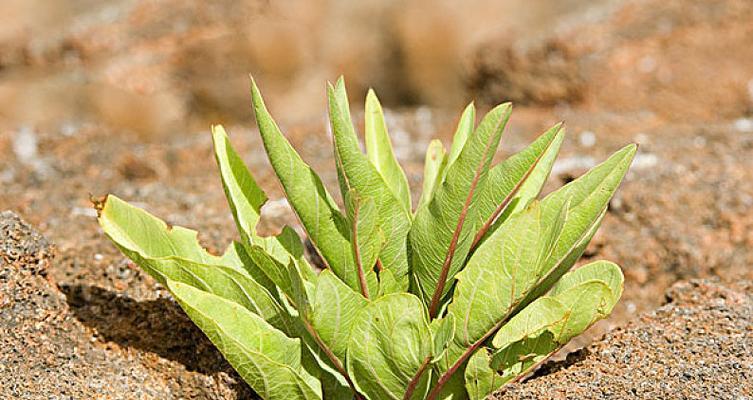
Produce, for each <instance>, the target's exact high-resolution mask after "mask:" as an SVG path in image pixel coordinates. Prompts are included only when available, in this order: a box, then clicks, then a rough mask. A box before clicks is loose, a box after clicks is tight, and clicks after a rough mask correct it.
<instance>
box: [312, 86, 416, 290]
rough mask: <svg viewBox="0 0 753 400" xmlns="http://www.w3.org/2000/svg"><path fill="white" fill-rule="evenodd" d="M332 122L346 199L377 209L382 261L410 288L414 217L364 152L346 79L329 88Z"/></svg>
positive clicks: (385, 266)
mask: <svg viewBox="0 0 753 400" xmlns="http://www.w3.org/2000/svg"><path fill="white" fill-rule="evenodd" d="M327 93H328V97H329V109H330V121H331V123H332V132H333V138H334V145H335V161H336V164H337V167H338V168H337V170H338V177H339V179H340V187H341V190H342V193H343V197H346V196H348V192H350V191H351V190H354V191H355V192H356V193H357V194H358V197H359V198H361V199H370V200H373V201H374V204H375V206H376V211H377V215H378V217H379V219H378V228H379V230H380V231H381V232H382V234H383V235H384V238H385V241H384V243H383V246H382V248H381V250H380V252H379V261H380V262H381V264H382V267H383V268H384V269H389V270H391V271H392V273H393V274H394V275H395V278H396V279H397V280H398V281H399V282H404V287H406V288H407V286H408V252H407V241H406V240H405V237H406V235H407V233H408V231H409V230H410V224H411V221H410V214H409V213H408V212H407V211H406V210H405V209H404V208H403V207H402V206H401V205H400V203H399V201H398V199H397V198H396V197H395V196H394V195H393V193H392V191H391V190H390V188H389V187H388V186H387V184H386V183H385V181H384V179H383V178H382V176H381V175H380V174H379V172H378V171H377V170H376V168H375V167H374V165H373V164H372V163H371V162H370V161H369V159H368V158H367V157H366V155H364V154H363V153H362V152H361V149H360V148H359V145H358V138H357V137H356V134H355V130H354V129H353V124H352V122H351V120H350V116H349V115H350V112H349V111H348V106H347V104H348V99H347V97H346V94H345V86H344V83H343V82H342V79H341V80H340V81H338V83H337V87H336V88H335V87H332V85H329V86H328V89H327Z"/></svg>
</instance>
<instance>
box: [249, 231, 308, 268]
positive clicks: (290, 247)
mask: <svg viewBox="0 0 753 400" xmlns="http://www.w3.org/2000/svg"><path fill="white" fill-rule="evenodd" d="M253 245H255V246H258V247H260V248H261V249H263V250H264V251H265V252H266V253H267V254H269V255H270V256H272V258H274V259H275V260H277V261H278V262H280V263H282V264H287V263H289V262H290V260H293V262H295V265H296V266H297V267H298V269H299V270H300V271H301V275H303V277H304V278H305V279H306V280H307V281H314V280H316V273H315V272H314V269H313V268H312V267H311V265H310V264H309V263H308V261H306V256H305V254H304V248H303V243H301V238H300V237H299V236H298V234H297V233H296V232H295V230H294V229H293V228H291V227H289V226H287V225H286V226H284V227H283V228H282V232H280V234H279V235H277V236H268V237H257V238H255V239H254V241H253Z"/></svg>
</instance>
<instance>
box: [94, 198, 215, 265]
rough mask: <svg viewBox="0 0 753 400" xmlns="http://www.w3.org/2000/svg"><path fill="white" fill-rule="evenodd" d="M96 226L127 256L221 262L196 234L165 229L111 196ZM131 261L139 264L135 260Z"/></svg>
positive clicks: (191, 231)
mask: <svg viewBox="0 0 753 400" xmlns="http://www.w3.org/2000/svg"><path fill="white" fill-rule="evenodd" d="M99 225H100V226H101V227H102V229H103V230H104V232H105V234H106V235H107V236H108V237H109V238H110V240H112V241H113V242H114V243H115V244H116V245H118V247H119V248H120V249H121V250H122V251H123V252H126V254H127V255H128V256H129V257H131V255H133V256H134V257H136V258H139V257H141V258H150V259H159V258H163V257H171V256H176V257H180V258H184V259H186V260H190V261H195V262H197V263H202V264H210V265H222V263H223V262H222V259H221V258H220V257H217V256H214V255H212V254H209V253H208V252H207V251H206V250H205V249H204V248H203V247H201V245H200V244H199V241H198V240H197V238H196V231H194V230H191V229H186V228H183V227H180V226H174V227H168V226H167V224H165V223H164V222H163V221H162V220H160V219H159V218H157V217H155V216H153V215H151V214H149V213H148V212H146V211H144V210H141V209H139V208H137V207H134V206H132V205H130V204H128V203H126V202H125V201H123V200H121V199H119V198H118V197H117V196H114V195H109V196H107V200H106V201H105V205H104V207H103V208H102V211H101V213H100V216H99ZM132 258H133V257H132ZM134 261H136V263H137V264H139V265H141V264H142V262H140V261H139V260H138V259H134ZM144 264H146V265H144V266H142V267H144V268H147V269H148V268H149V267H150V266H149V265H148V264H147V263H146V262H144ZM147 272H150V273H151V272H153V271H149V270H147Z"/></svg>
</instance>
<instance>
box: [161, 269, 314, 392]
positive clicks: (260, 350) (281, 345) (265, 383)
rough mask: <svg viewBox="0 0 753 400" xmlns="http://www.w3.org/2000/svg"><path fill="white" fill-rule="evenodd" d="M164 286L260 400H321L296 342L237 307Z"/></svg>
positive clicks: (202, 294) (186, 287)
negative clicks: (303, 365)
mask: <svg viewBox="0 0 753 400" xmlns="http://www.w3.org/2000/svg"><path fill="white" fill-rule="evenodd" d="M167 287H168V288H169V289H170V292H171V293H173V295H174V296H175V298H176V300H178V303H179V304H180V305H181V307H182V308H183V309H184V310H185V311H186V314H188V316H189V317H191V320H192V321H194V323H196V325H197V326H198V327H199V328H201V330H202V331H204V333H205V334H206V335H207V337H208V338H209V340H211V341H212V343H214V345H215V346H217V348H218V349H219V350H220V352H222V354H223V355H224V356H225V358H226V359H227V360H228V362H230V364H231V365H232V366H233V368H235V370H236V371H238V373H239V374H240V375H241V377H243V379H244V380H245V381H246V382H247V383H248V384H249V385H250V386H251V387H252V388H253V389H254V391H256V393H258V394H259V395H260V396H261V397H263V398H280V399H320V398H321V389H320V388H318V387H317V386H318V382H317V381H316V379H315V378H313V377H311V376H310V375H309V374H308V373H307V372H306V371H305V370H304V369H303V367H302V365H301V343H300V340H299V339H291V338H288V337H287V336H286V335H285V334H284V333H282V332H280V331H278V330H277V329H275V328H274V327H273V326H271V325H269V324H268V323H267V322H265V321H264V320H263V319H262V318H261V317H259V316H258V315H256V314H254V313H251V312H250V311H248V310H246V309H245V308H243V307H242V306H240V305H239V304H236V303H233V302H230V301H228V300H225V299H222V298H221V297H219V296H215V295H213V294H210V293H207V292H204V291H201V290H199V289H196V288H194V287H192V286H190V285H186V284H183V283H180V282H175V281H170V280H168V281H167Z"/></svg>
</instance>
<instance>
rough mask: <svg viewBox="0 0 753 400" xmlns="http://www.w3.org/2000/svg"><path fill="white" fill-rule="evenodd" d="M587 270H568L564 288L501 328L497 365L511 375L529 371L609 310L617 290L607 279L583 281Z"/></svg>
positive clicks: (534, 303)
mask: <svg viewBox="0 0 753 400" xmlns="http://www.w3.org/2000/svg"><path fill="white" fill-rule="evenodd" d="M587 267H588V266H587ZM609 268H611V267H609ZM589 270H590V272H594V271H595V269H594V268H592V267H588V268H586V275H587V274H588V272H589ZM608 273H609V271H608ZM583 274H584V273H581V274H577V270H576V271H572V272H569V273H568V274H565V276H563V279H564V280H565V285H564V286H563V288H562V289H559V290H558V291H557V293H556V294H554V290H553V291H552V295H551V296H545V297H541V298H539V299H537V300H536V301H534V302H533V303H531V304H530V305H528V307H526V308H524V309H523V310H522V311H521V312H520V313H518V314H517V315H515V316H514V317H513V318H512V319H511V320H510V321H509V322H508V323H507V324H505V326H503V327H502V329H500V330H499V332H498V333H497V335H496V336H495V338H494V340H493V342H492V344H493V345H494V346H495V347H497V348H499V350H498V351H497V352H496V353H495V354H494V357H493V361H492V367H493V368H495V369H499V370H501V371H503V374H504V375H505V377H506V378H509V379H512V378H514V376H511V375H515V374H525V373H527V372H529V371H530V370H531V369H532V368H534V367H535V365H536V363H538V362H541V361H543V360H545V359H546V358H548V357H549V356H551V355H552V354H554V353H555V352H556V351H557V350H558V349H559V348H561V347H562V346H564V345H565V344H566V343H567V342H568V341H569V340H570V339H572V338H573V337H575V336H577V335H579V334H581V333H583V332H584V331H585V330H586V329H588V327H590V326H591V325H593V324H594V323H595V322H596V321H598V320H600V319H602V318H604V317H606V316H607V315H608V314H609V312H610V311H611V309H612V307H613V306H614V303H613V302H614V301H616V300H617V299H616V298H615V294H614V293H613V292H612V290H611V289H610V287H609V286H608V284H607V283H605V282H604V281H601V280H597V279H591V280H586V281H581V280H580V279H581V278H582V277H579V276H576V275H583ZM620 276H621V275H620ZM615 283H616V284H618V285H620V286H621V285H622V283H621V282H619V283H617V282H615ZM569 284H572V285H571V286H569ZM565 286H567V287H565ZM617 298H619V296H617Z"/></svg>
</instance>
